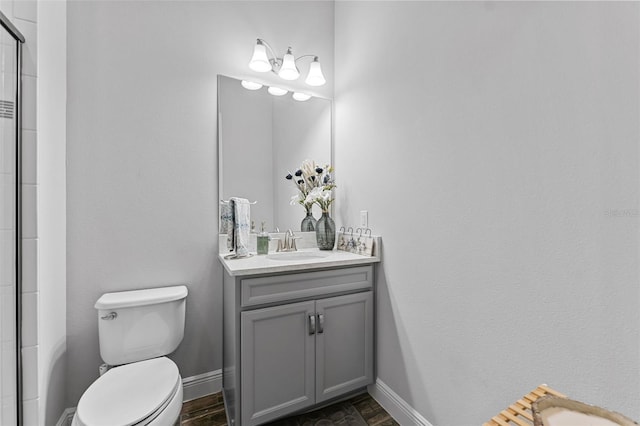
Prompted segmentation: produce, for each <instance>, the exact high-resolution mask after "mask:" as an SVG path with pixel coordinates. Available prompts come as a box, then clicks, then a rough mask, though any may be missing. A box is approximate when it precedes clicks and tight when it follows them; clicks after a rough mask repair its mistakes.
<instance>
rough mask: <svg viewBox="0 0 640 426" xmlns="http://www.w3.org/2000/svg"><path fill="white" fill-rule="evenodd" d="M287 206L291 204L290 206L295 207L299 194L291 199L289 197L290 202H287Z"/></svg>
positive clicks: (298, 200)
mask: <svg viewBox="0 0 640 426" xmlns="http://www.w3.org/2000/svg"><path fill="white" fill-rule="evenodd" d="M289 204H291V205H292V206H295V205H296V204H300V194H296V195H294V196H293V197H291V201H289Z"/></svg>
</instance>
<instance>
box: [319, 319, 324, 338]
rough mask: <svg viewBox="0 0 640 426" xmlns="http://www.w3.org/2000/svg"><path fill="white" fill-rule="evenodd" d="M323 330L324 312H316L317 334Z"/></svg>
mask: <svg viewBox="0 0 640 426" xmlns="http://www.w3.org/2000/svg"><path fill="white" fill-rule="evenodd" d="M323 332H324V314H318V334H322V333H323Z"/></svg>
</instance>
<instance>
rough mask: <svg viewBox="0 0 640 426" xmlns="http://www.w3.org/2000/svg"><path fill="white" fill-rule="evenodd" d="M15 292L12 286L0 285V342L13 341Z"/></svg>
mask: <svg viewBox="0 0 640 426" xmlns="http://www.w3.org/2000/svg"><path fill="white" fill-rule="evenodd" d="M15 292H16V288H15V287H14V286H11V287H0V321H1V322H0V342H2V343H11V342H14V341H15V330H16V314H15V303H16V302H15V300H16V296H15Z"/></svg>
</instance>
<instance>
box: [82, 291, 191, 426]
mask: <svg viewBox="0 0 640 426" xmlns="http://www.w3.org/2000/svg"><path fill="white" fill-rule="evenodd" d="M186 296H187V289H186V287H184V286H178V287H165V288H159V289H148V290H136V291H130V292H120V293H107V294H105V295H103V296H102V297H101V298H100V299H99V300H98V302H96V309H98V318H99V319H98V321H99V322H98V324H99V327H98V330H99V335H100V355H101V357H102V359H103V360H104V361H105V362H107V363H108V364H111V365H117V366H116V367H113V368H111V369H109V370H108V371H107V372H106V373H104V374H103V375H101V376H100V377H99V378H98V379H97V380H96V381H95V382H93V383H92V384H91V386H89V388H88V389H87V390H86V391H85V392H84V394H83V395H82V397H81V398H80V401H79V402H78V406H77V409H76V412H75V414H74V417H73V420H72V423H71V425H72V426H146V425H148V426H171V425H174V424H176V423H177V422H178V420H179V417H180V411H181V409H182V397H183V390H182V378H181V377H180V373H179V371H178V367H177V366H176V364H175V363H174V362H173V361H172V360H170V359H169V358H167V357H165V356H164V355H167V354H169V353H171V352H173V351H174V350H175V349H176V348H177V346H178V344H179V343H180V341H182V337H183V335H184V318H185V299H186Z"/></svg>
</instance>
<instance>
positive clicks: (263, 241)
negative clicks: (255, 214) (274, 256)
mask: <svg viewBox="0 0 640 426" xmlns="http://www.w3.org/2000/svg"><path fill="white" fill-rule="evenodd" d="M257 245H258V250H257V251H258V254H268V253H269V233H267V231H265V230H264V222H262V229H261V231H260V233H259V234H258V244H257Z"/></svg>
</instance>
